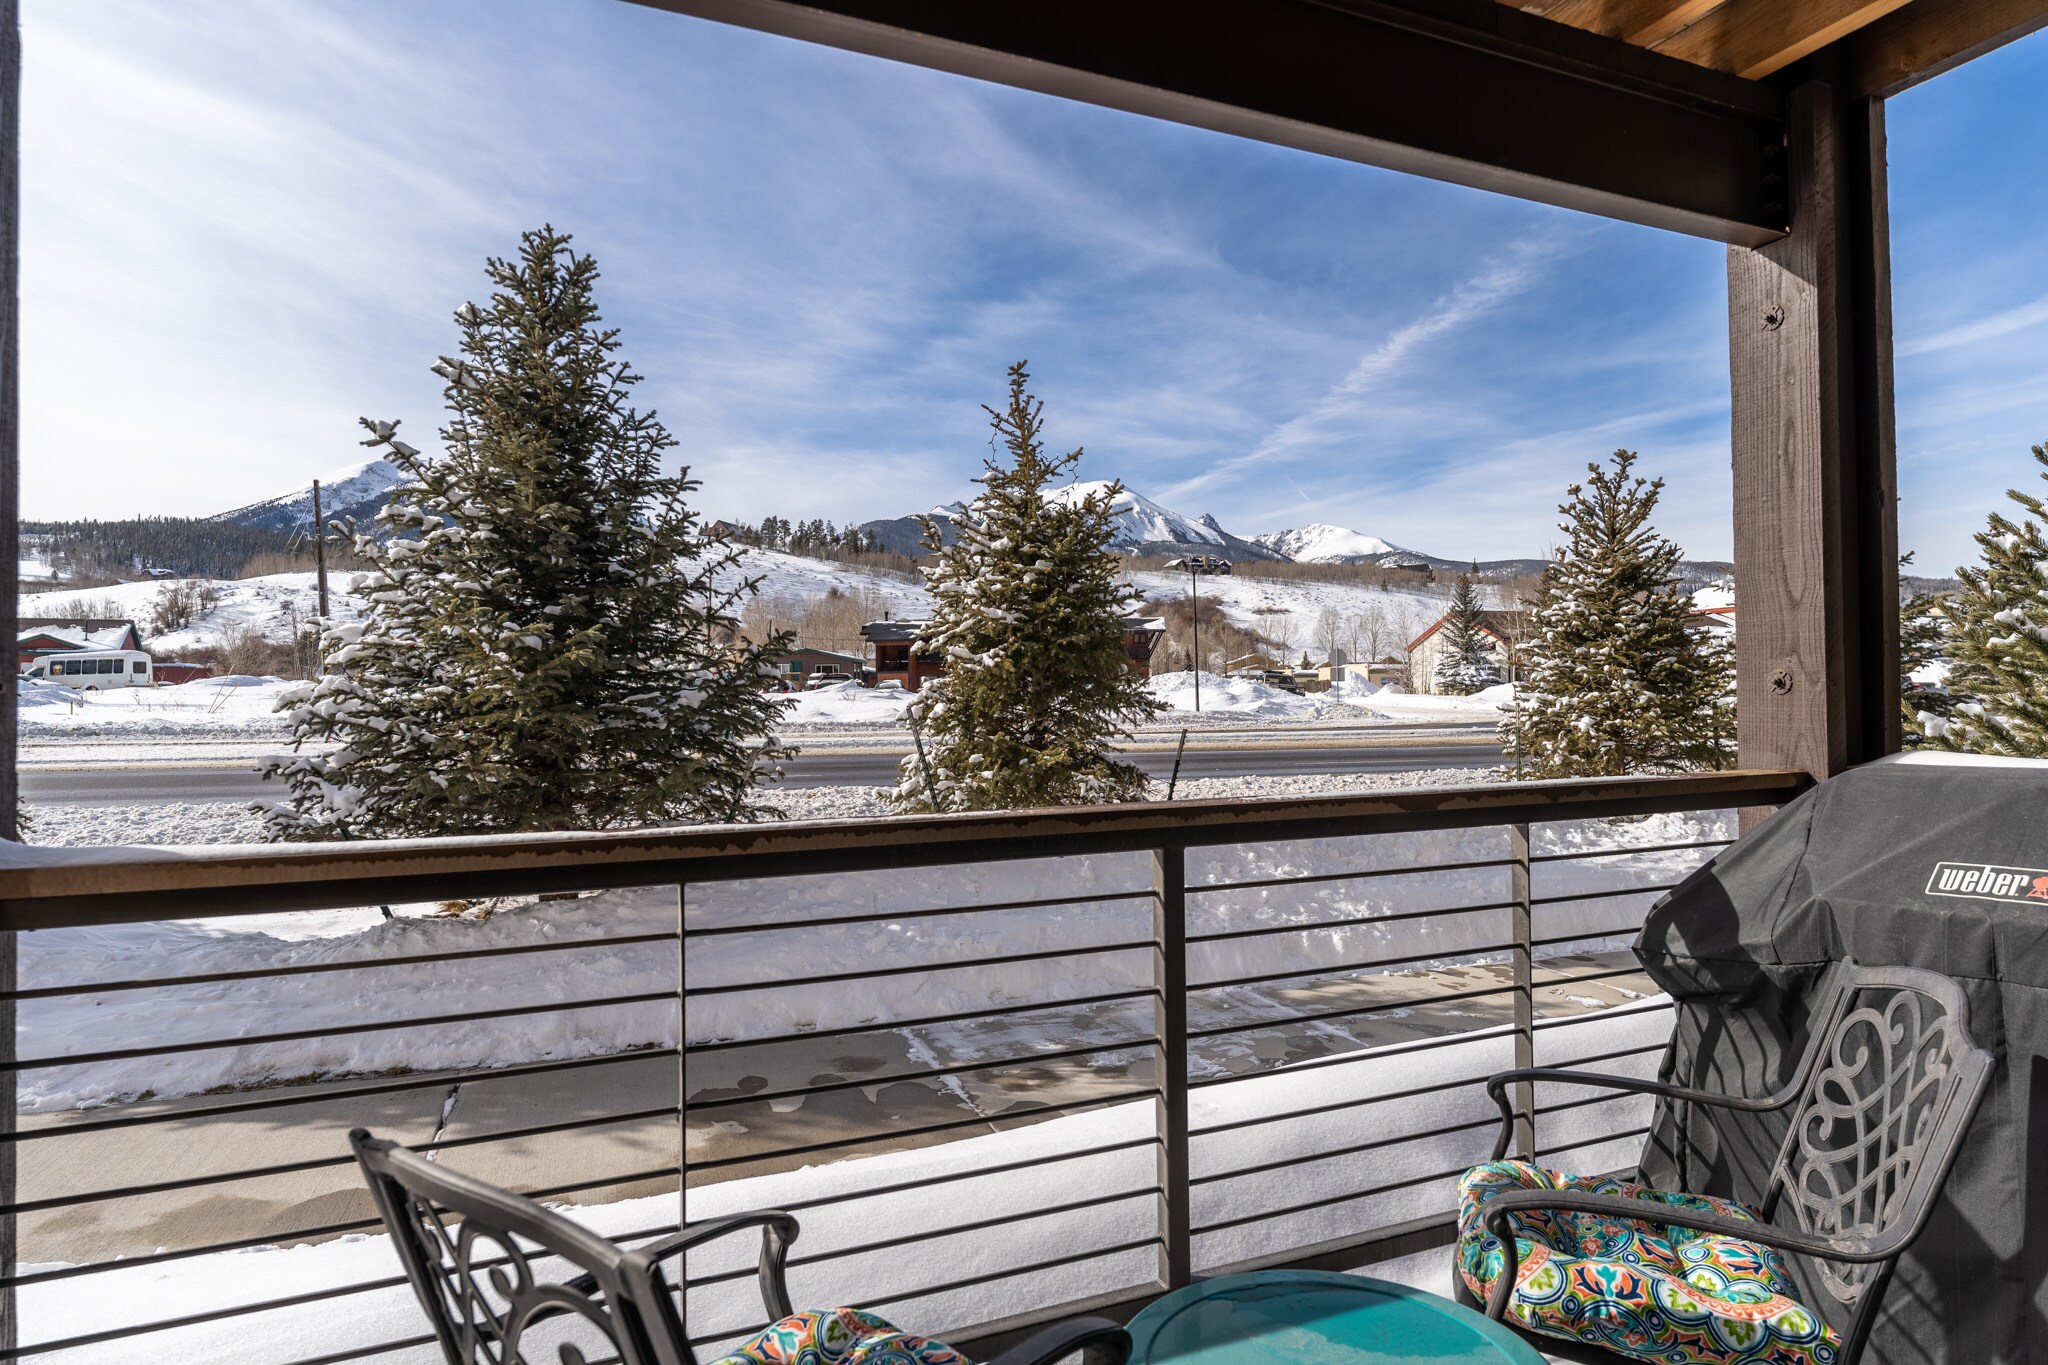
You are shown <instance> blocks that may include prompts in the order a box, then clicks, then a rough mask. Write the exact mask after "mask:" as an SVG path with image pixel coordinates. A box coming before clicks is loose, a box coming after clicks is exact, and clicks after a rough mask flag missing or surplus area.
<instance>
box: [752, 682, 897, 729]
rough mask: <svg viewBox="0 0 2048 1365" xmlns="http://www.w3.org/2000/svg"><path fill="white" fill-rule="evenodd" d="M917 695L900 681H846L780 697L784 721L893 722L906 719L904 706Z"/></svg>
mask: <svg viewBox="0 0 2048 1365" xmlns="http://www.w3.org/2000/svg"><path fill="white" fill-rule="evenodd" d="M914 695H916V694H915V693H913V692H911V691H909V690H908V689H906V688H905V687H904V686H903V684H901V683H897V682H891V683H885V684H883V685H882V686H879V687H863V686H861V685H860V684H859V683H857V682H843V683H834V684H833V685H832V686H830V687H821V688H819V689H817V690H816V691H814V692H810V691H806V692H792V693H790V694H789V695H788V696H786V697H779V698H777V700H779V701H780V702H781V703H782V714H783V722H782V723H783V724H784V725H894V724H897V723H899V722H900V721H901V720H902V719H903V708H904V707H906V706H908V705H909V704H910V699H911V697H913V696H914Z"/></svg>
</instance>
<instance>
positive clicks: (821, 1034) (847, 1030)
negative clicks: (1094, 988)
mask: <svg viewBox="0 0 2048 1365" xmlns="http://www.w3.org/2000/svg"><path fill="white" fill-rule="evenodd" d="M1158 995H1159V988H1158V987H1157V986H1139V987H1134V988H1133V989H1131V990H1127V991H1107V992H1105V993H1103V994H1101V995H1070V996H1062V997H1061V998H1060V999H1058V1000H1046V1001H1041V1002H1037V1003H1034V1004H1028V1005H1001V1006H998V1007H996V1008H994V1009H985V1010H962V1011H960V1012H959V1013H957V1014H931V1015H924V1016H920V1017H917V1018H911V1019H886V1020H876V1021H875V1022H873V1023H868V1024H848V1025H847V1026H845V1027H844V1028H821V1029H811V1030H809V1031H808V1032H804V1033H778V1034H774V1035H771V1036H770V1037H767V1038H721V1039H719V1040H717V1041H715V1042H709V1043H692V1044H690V1055H691V1056H693V1057H694V1056H699V1055H702V1054H703V1053H707V1052H730V1051H732V1050H734V1049H735V1048H750V1047H772V1046H774V1045H776V1044H778V1043H810V1042H816V1041H817V1040H819V1039H821V1038H853V1037H858V1036H860V1035H862V1034H868V1033H889V1032H893V1031H895V1030H897V1029H907V1028H923V1027H925V1026H926V1025H929V1024H960V1023H966V1022H968V1021H970V1020H975V1019H1002V1018H1006V1017H1008V1016H1010V1015H1017V1014H1039V1013H1044V1012H1046V1011H1050V1010H1072V1009H1079V1008H1081V1007H1082V1006H1084V1005H1106V1004H1109V1003H1111V1002H1113V1001H1117V1000H1140V999H1146V998H1152V999H1157V998H1158Z"/></svg>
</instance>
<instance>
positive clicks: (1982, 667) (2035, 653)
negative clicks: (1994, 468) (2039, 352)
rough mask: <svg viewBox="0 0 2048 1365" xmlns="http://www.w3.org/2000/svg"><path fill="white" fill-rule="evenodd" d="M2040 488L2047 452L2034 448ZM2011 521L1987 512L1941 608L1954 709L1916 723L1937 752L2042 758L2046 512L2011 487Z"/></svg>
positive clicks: (2045, 740)
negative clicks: (1972, 554)
mask: <svg viewBox="0 0 2048 1365" xmlns="http://www.w3.org/2000/svg"><path fill="white" fill-rule="evenodd" d="M2034 461H2035V463H2037V464H2039V465H2041V466H2042V467H2043V471H2044V472H2043V473H2042V476H2041V477H2042V478H2043V479H2044V480H2048V445H2038V446H2035V447H2034ZM2005 496H2006V497H2008V498H2010V499H2011V500H2012V501H2013V503H2014V504H2016V505H2017V506H2018V507H2019V508H2020V512H2021V515H2020V517H2019V519H2018V520H2014V519H2012V518H2010V517H2007V516H2005V515H2004V514H2003V513H1999V512H1993V513H1992V514H1991V518H1990V522H1989V524H1988V525H1987V526H1986V527H1985V529H1984V530H1982V531H1980V532H1978V534H1977V546H1978V550H1979V551H1980V554H1981V560H1980V562H1979V563H1978V564H1976V565H1974V566H1966V567H1963V568H1959V569H1957V570H1956V577H1957V578H1960V579H1961V580H1962V582H1963V586H1962V590H1961V591H1960V592H1958V593H1957V594H1956V596H1955V600H1954V602H1953V603H1952V604H1951V605H1949V606H1948V607H1947V608H1945V609H1946V610H1947V611H1948V612H1949V614H1950V617H1951V619H1952V620H1953V622H1954V633H1953V635H1952V636H1951V638H1950V640H1949V647H1948V655H1949V671H1948V682H1947V685H1948V688H1949V690H1950V692H1951V693H1952V694H1953V699H1954V701H1953V710H1952V712H1951V714H1949V715H1948V716H1946V717H1944V716H1941V715H1938V714H1936V713H1935V712H1934V711H1932V710H1931V709H1930V710H1926V711H1923V712H1922V713H1921V714H1920V715H1918V716H1917V717H1916V719H1917V720H1919V721H1920V723H1921V726H1922V727H1923V728H1924V729H1925V731H1926V733H1927V737H1928V740H1929V741H1930V742H1931V743H1932V744H1933V745H1934V746H1935V747H1936V748H1941V749H1948V750H1952V751H1954V752H1957V753H1970V754H2002V755H2005V756H2007V757H2014V758H2041V757H2048V569H2044V563H2048V539H2044V537H2043V534H2042V532H2043V528H2044V526H2048V511H2044V509H2043V504H2042V500H2041V499H2040V498H2038V497H2036V496H2034V495H2033V494H2031V493H2023V492H2021V491H2020V490H2019V489H2017V488H2014V489H2009V490H2008V491H2007V492H2006V495H2005Z"/></svg>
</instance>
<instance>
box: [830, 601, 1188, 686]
mask: <svg viewBox="0 0 2048 1365" xmlns="http://www.w3.org/2000/svg"><path fill="white" fill-rule="evenodd" d="M927 624H928V623H927V622H924V621H870V622H868V623H867V624H866V625H864V626H862V627H861V628H860V634H861V638H862V639H864V640H866V641H867V642H868V643H869V644H871V645H873V646H874V647H875V681H876V682H877V683H885V682H894V683H901V684H902V685H903V686H904V687H907V688H909V689H910V690H911V691H912V692H915V691H917V690H918V689H919V688H921V687H923V686H924V682H925V679H927V678H936V677H939V676H941V675H942V674H944V673H945V671H946V660H945V658H944V656H942V655H938V654H919V653H917V652H915V651H914V650H913V649H912V645H913V644H914V643H915V641H916V640H917V637H918V635H919V633H920V632H922V631H923V630H924V628H925V626H926V625H927ZM1165 634H1166V622H1165V620H1164V619H1162V618H1160V617H1157V616H1127V617H1125V618H1124V660H1125V665H1126V667H1128V668H1129V669H1130V670H1131V672H1133V673H1135V674H1137V675H1138V676H1139V677H1141V678H1142V677H1149V676H1151V673H1152V651H1153V650H1155V649H1157V648H1158V647H1159V639H1160V637H1161V636H1163V635H1165Z"/></svg>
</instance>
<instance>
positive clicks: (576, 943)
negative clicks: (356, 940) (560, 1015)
mask: <svg viewBox="0 0 2048 1365" xmlns="http://www.w3.org/2000/svg"><path fill="white" fill-rule="evenodd" d="M676 941H677V935H676V931H675V930H673V929H668V930H664V931H662V932H660V933H651V934H622V935H620V936H619V937H617V938H592V939H561V940H558V941H555V942H551V943H515V944H508V945H505V946H503V947H497V948H456V949H451V950H450V951H448V952H445V953H406V954H404V955H402V956H397V957H375V958H360V959H357V958H350V959H348V960H346V961H342V962H293V963H288V964H285V965H283V966H275V967H249V968H245V969H242V970H238V971H232V972H191V973H188V974H186V975H182V976H150V977H141V978H137V979H134V980H126V981H75V982H71V983H69V984H67V985H62V986H33V987H27V988H24V989H21V990H13V991H0V1000H48V999H53V998H60V997H66V996H73V995H104V994H108V993H111V992H115V991H144V990H164V989H168V988H170V987H174V986H206V985H213V984H216V983H219V982H223V981H268V980H276V979H280V978H285V977H293V976H317V975H320V974H323V973H327V972H361V971H372V970H375V969H377V968H380V967H418V966H424V965H427V964H430V963H435V962H470V961H474V960H476V959H478V958H489V957H520V956H525V955H528V954H532V953H563V952H574V951H578V950H580V949H585V948H627V947H633V946H635V945H638V944H644V943H675V942H676Z"/></svg>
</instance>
